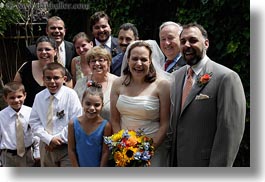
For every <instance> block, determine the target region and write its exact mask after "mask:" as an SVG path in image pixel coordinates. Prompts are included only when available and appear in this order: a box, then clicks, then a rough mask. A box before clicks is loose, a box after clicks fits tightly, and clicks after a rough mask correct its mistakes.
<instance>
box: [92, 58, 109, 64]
mask: <svg viewBox="0 0 265 182" xmlns="http://www.w3.org/2000/svg"><path fill="white" fill-rule="evenodd" d="M105 61H106V59H103V58H102V59H92V60H90V63H92V64H95V63H96V62H98V63H104V62H105Z"/></svg>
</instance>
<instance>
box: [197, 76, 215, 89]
mask: <svg viewBox="0 0 265 182" xmlns="http://www.w3.org/2000/svg"><path fill="white" fill-rule="evenodd" d="M212 75H213V74H212V73H205V74H204V75H201V76H199V78H198V80H197V83H198V85H199V86H200V87H201V86H203V85H206V84H207V83H208V82H209V81H210V79H211V78H212Z"/></svg>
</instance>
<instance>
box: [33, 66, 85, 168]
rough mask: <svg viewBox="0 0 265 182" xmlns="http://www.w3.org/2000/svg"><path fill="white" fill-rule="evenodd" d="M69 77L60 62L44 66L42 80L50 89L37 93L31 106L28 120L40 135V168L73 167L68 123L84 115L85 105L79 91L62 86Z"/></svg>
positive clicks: (34, 130)
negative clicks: (80, 99) (69, 146)
mask: <svg viewBox="0 0 265 182" xmlns="http://www.w3.org/2000/svg"><path fill="white" fill-rule="evenodd" d="M66 79H67V77H66V76H65V68H64V67H63V66H62V65H61V64H59V63H56V62H52V63H49V64H47V65H46V66H45V67H44V69H43V82H44V85H45V86H46V87H47V88H46V89H44V90H43V91H41V92H39V93H38V94H37V95H36V97H35V100H34V103H33V106H32V112H31V115H30V121H29V122H30V125H31V127H32V129H33V132H34V134H36V135H37V136H38V137H40V158H41V167H70V166H71V163H70V160H69V157H68V146H67V143H68V140H67V137H68V122H69V121H70V119H72V118H73V117H74V116H80V115H81V114H82V106H81V103H80V101H79V99H78V96H77V94H76V92H75V91H74V90H73V89H71V88H68V87H66V86H64V85H63V83H64V82H65V81H66ZM51 96H52V98H53V99H52V100H51ZM50 103H52V107H50ZM49 113H50V114H49Z"/></svg>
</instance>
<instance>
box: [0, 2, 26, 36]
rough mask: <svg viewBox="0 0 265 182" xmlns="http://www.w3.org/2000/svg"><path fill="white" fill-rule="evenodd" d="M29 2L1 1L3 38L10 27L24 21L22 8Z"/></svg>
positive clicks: (0, 26)
mask: <svg viewBox="0 0 265 182" xmlns="http://www.w3.org/2000/svg"><path fill="white" fill-rule="evenodd" d="M28 3H29V1H28V0H20V1H17V0H16V1H13V0H0V35H1V36H3V35H4V32H5V31H6V30H7V28H8V26H9V25H11V24H15V23H19V21H20V20H22V19H24V15H23V13H22V12H21V7H22V6H23V5H26V4H28Z"/></svg>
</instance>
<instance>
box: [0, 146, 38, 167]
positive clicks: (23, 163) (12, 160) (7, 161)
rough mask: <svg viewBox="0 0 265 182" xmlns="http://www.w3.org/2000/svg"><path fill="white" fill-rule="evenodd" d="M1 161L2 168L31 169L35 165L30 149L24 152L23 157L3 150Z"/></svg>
mask: <svg viewBox="0 0 265 182" xmlns="http://www.w3.org/2000/svg"><path fill="white" fill-rule="evenodd" d="M1 159H2V165H3V167H33V166H34V163H35V162H34V159H33V153H32V150H31V149H28V150H26V153H25V154H24V156H23V157H20V156H18V155H16V154H14V153H10V152H8V151H7V150H5V149H4V150H2V154H1Z"/></svg>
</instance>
